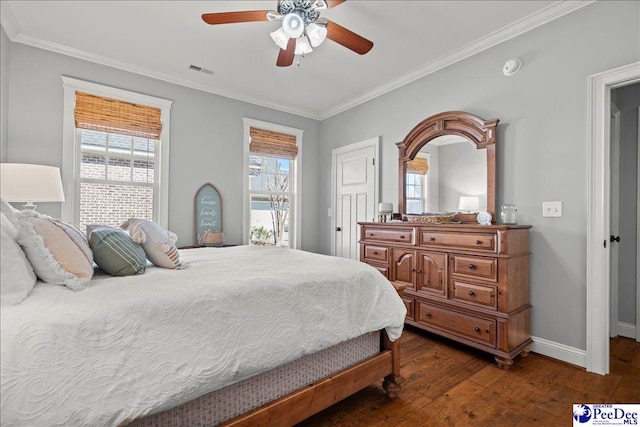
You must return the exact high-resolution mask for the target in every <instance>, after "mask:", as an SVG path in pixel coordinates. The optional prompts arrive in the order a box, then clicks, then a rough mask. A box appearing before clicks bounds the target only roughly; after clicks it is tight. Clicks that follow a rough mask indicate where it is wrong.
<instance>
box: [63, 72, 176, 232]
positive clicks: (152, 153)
mask: <svg viewBox="0 0 640 427" xmlns="http://www.w3.org/2000/svg"><path fill="white" fill-rule="evenodd" d="M63 82H64V88H65V107H64V120H65V123H64V131H63V138H64V145H63V185H64V187H65V197H66V202H65V203H64V204H63V210H62V217H63V218H64V219H66V220H69V221H72V222H73V223H75V224H77V225H79V226H80V227H81V229H83V230H84V229H85V227H86V225H88V224H94V223H99V224H109V225H115V226H117V225H120V224H121V223H122V222H123V221H125V220H126V219H128V218H130V217H137V218H144V219H148V220H151V221H154V222H156V223H159V224H160V225H161V226H163V227H165V228H167V226H168V224H167V218H168V215H167V212H168V203H167V195H168V181H167V179H168V156H166V155H165V156H162V153H163V152H165V153H168V144H169V140H168V137H169V130H168V124H169V111H170V106H171V102H170V101H167V100H162V99H159V98H153V97H149V96H146V95H140V94H136V93H133V92H128V91H123V90H119V89H113V88H109V87H106V86H101V85H96V84H93V83H88V82H82V81H79V80H75V79H70V78H67V77H63Z"/></svg>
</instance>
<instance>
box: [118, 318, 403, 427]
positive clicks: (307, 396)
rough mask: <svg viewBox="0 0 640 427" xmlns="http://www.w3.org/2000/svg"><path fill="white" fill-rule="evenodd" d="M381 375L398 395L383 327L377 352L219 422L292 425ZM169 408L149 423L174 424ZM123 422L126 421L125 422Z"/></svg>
mask: <svg viewBox="0 0 640 427" xmlns="http://www.w3.org/2000/svg"><path fill="white" fill-rule="evenodd" d="M381 378H384V381H383V383H382V387H383V388H384V389H385V391H386V392H387V396H389V397H390V398H394V397H397V396H398V393H399V391H400V383H401V382H402V381H403V380H404V379H403V378H402V376H401V375H400V339H397V340H395V341H394V342H391V341H390V340H389V338H388V336H387V333H386V331H384V330H381V331H380V352H379V353H377V354H376V355H374V356H371V357H369V358H368V359H365V360H363V361H362V362H358V363H356V364H354V365H351V366H349V367H347V368H345V369H343V370H341V371H338V372H336V373H334V374H331V375H329V376H327V377H325V378H322V379H319V380H317V381H315V382H314V383H313V384H310V385H308V386H304V387H302V388H300V389H298V390H295V391H293V392H291V393H289V394H287V395H286V396H283V397H281V398H279V399H276V400H274V401H272V402H269V403H266V404H264V405H262V406H260V407H258V408H256V409H254V410H251V411H249V412H246V413H244V414H242V415H239V416H237V417H235V418H232V419H230V420H228V421H225V422H223V423H222V424H219V426H221V427H241V426H245V427H261V426H262V427H266V426H278V427H280V426H293V425H294V424H297V423H299V422H301V421H303V420H305V419H307V418H309V417H311V416H312V415H314V414H316V413H318V412H320V411H322V410H323V409H326V408H328V407H329V406H331V405H333V404H334V403H337V402H339V401H341V400H343V399H345V398H347V397H349V396H351V395H352V394H354V393H356V392H358V391H360V390H362V389H363V388H365V387H367V386H369V385H371V384H373V383H375V382H376V381H378V380H380V379H381ZM196 400H197V399H196ZM187 404H188V403H187ZM187 404H185V405H182V406H184V407H185V408H182V407H181V406H178V407H176V408H174V409H178V410H183V409H185V410H186V405H187ZM169 411H173V410H171V409H170V410H168V411H166V412H167V414H165V413H162V412H161V413H158V414H155V415H152V416H151V417H157V416H160V418H159V419H158V418H155V420H154V421H153V422H152V423H151V424H150V425H153V426H162V425H175V422H174V421H172V420H171V419H170V418H165V416H168V412H169ZM187 411H188V410H187ZM145 419H146V417H143V418H141V419H138V420H133V423H132V424H131V425H133V426H136V425H137V424H138V423H137V422H136V421H138V422H142V425H145V423H144V422H145ZM123 425H129V424H128V423H126V422H125V423H123Z"/></svg>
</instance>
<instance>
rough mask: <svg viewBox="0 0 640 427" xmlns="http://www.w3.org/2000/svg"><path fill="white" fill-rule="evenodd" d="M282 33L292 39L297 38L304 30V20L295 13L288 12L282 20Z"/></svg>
mask: <svg viewBox="0 0 640 427" xmlns="http://www.w3.org/2000/svg"><path fill="white" fill-rule="evenodd" d="M282 29H283V30H284V33H285V34H286V35H287V36H289V37H290V38H292V39H297V38H298V37H300V36H301V35H302V33H303V32H304V20H303V19H302V18H301V17H300V15H298V14H297V13H293V12H292V13H289V14H288V15H286V16H285V17H284V19H283V20H282Z"/></svg>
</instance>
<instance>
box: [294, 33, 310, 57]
mask: <svg viewBox="0 0 640 427" xmlns="http://www.w3.org/2000/svg"><path fill="white" fill-rule="evenodd" d="M311 52H313V49H312V48H311V45H310V44H309V39H308V38H307V36H302V37H298V38H297V39H296V51H295V54H296V55H306V54H307V53H311Z"/></svg>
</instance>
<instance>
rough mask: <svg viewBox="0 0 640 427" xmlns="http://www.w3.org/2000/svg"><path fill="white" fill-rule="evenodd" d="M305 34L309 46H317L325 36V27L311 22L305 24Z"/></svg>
mask: <svg viewBox="0 0 640 427" xmlns="http://www.w3.org/2000/svg"><path fill="white" fill-rule="evenodd" d="M307 36H309V41H310V42H311V46H313V47H318V46H320V45H321V44H322V42H323V41H324V40H325V39H326V38H327V27H324V26H322V25H318V24H316V23H313V22H312V23H311V24H309V25H307Z"/></svg>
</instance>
